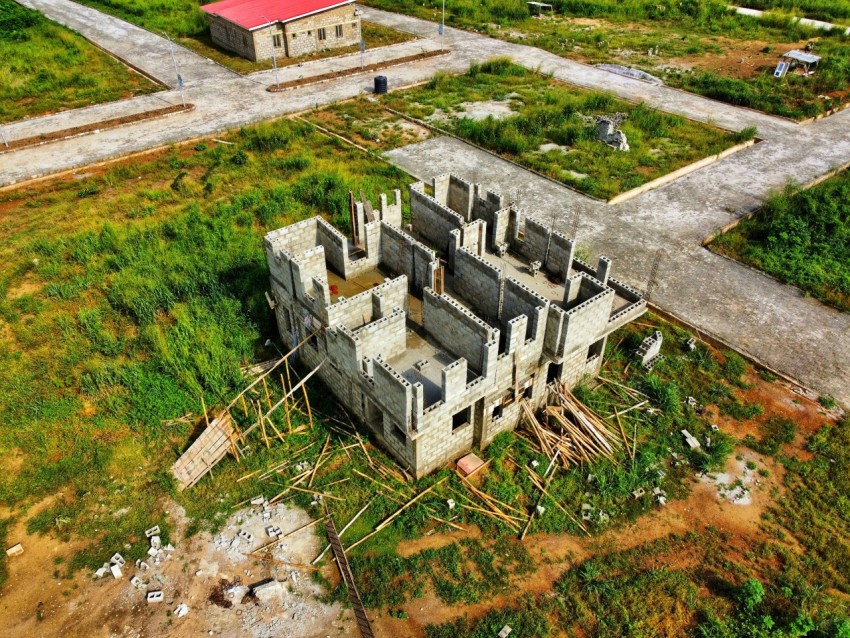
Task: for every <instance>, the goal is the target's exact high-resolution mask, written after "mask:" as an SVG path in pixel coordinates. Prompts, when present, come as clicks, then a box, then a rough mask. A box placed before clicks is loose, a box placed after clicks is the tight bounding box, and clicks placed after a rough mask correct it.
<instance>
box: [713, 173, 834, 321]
mask: <svg viewBox="0 0 850 638" xmlns="http://www.w3.org/2000/svg"><path fill="white" fill-rule="evenodd" d="M848 198H850V174H848V173H847V172H844V173H841V174H840V175H837V176H835V177H833V178H832V179H829V180H827V181H826V182H824V183H822V184H820V185H818V186H816V187H814V188H812V189H811V190H808V191H802V192H801V191H799V190H798V189H796V188H794V187H788V188H786V189H785V191H783V192H782V193H778V194H776V195H774V196H773V197H771V198H770V199H769V200H768V201H767V202H766V203H765V204H764V206H763V207H762V209H761V210H760V211H759V212H758V214H756V216H755V217H753V218H752V219H749V220H746V221H744V222H742V223H741V224H740V225H739V226H738V227H737V228H735V229H734V230H733V231H731V232H729V233H726V234H724V235H721V236H720V237H718V238H717V239H716V240H715V242H714V243H713V244H712V247H713V248H715V249H716V250H718V251H720V252H723V253H724V254H728V255H730V256H733V257H735V258H738V259H742V260H743V261H745V262H747V263H749V264H751V265H753V266H755V267H757V268H760V269H762V270H764V271H765V272H768V273H769V274H771V275H773V276H775V277H778V278H780V279H782V280H783V281H786V282H788V283H790V284H793V285H796V286H799V287H800V288H802V289H803V290H805V291H806V292H807V293H809V294H812V295H814V296H815V297H817V298H818V299H821V300H822V301H825V302H827V303H829V304H832V305H834V306H836V307H837V308H839V309H841V310H844V311H848V312H850V208H848V206H847V201H848Z"/></svg>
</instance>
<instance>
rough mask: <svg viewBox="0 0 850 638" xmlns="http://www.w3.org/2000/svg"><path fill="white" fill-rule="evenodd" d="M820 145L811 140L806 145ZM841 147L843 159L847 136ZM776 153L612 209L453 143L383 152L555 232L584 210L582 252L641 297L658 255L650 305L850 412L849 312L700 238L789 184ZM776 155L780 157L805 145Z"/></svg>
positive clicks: (724, 166) (760, 150) (805, 172)
mask: <svg viewBox="0 0 850 638" xmlns="http://www.w3.org/2000/svg"><path fill="white" fill-rule="evenodd" d="M818 144H820V142H819V141H817V140H816V139H814V140H810V141H809V145H811V147H812V148H816V147H817V146H818ZM843 148H844V153H846V156H847V157H850V140H845V144H844V145H843ZM772 150H773V151H775V150H776V148H774V149H771V147H770V145H769V144H768V143H762V144H759V145H758V146H756V147H754V148H752V149H749V150H746V151H742V152H740V153H738V154H737V155H735V156H733V157H731V158H729V159H728V160H727V161H724V162H719V163H717V164H715V165H713V166H711V167H708V168H706V169H703V170H700V171H697V172H695V173H692V174H691V175H690V176H689V177H686V178H684V179H681V180H678V181H677V182H674V183H673V184H671V185H669V186H667V187H665V188H662V189H658V190H655V191H650V192H649V193H647V194H645V195H642V196H640V197H638V198H636V199H633V200H631V201H629V202H626V203H624V204H619V205H617V206H608V205H607V204H604V203H599V202H596V201H593V200H591V199H589V198H587V197H584V196H582V195H581V194H578V193H576V192H574V191H572V190H570V189H568V188H565V187H563V186H560V185H558V184H555V183H554V182H551V181H549V180H547V179H544V178H542V177H538V176H537V175H534V174H532V173H529V172H528V171H526V170H524V169H522V168H520V167H518V166H515V165H513V164H511V163H509V162H505V161H503V160H499V159H497V158H494V157H493V156H492V155H490V154H489V153H486V152H484V151H480V150H478V149H476V148H474V147H472V146H470V145H468V144H465V143H464V142H461V141H458V140H456V139H453V138H447V137H440V138H432V139H430V140H427V141H425V142H421V143H419V144H414V145H411V146H407V147H404V148H400V149H396V150H394V151H391V152H389V153H387V156H388V157H389V159H390V160H392V161H393V163H395V164H397V165H399V166H400V167H401V168H403V169H405V170H406V171H408V172H409V173H411V174H412V175H415V176H416V177H419V178H420V179H427V178H429V177H431V176H433V175H436V174H439V173H441V172H445V171H448V170H451V171H452V172H455V173H457V174H459V175H460V176H461V177H465V178H467V179H473V176H474V177H475V178H476V179H477V180H478V181H479V182H480V183H481V184H484V185H487V186H491V187H493V188H494V189H496V190H499V191H501V192H502V193H504V194H515V195H516V196H517V197H518V199H519V202H520V207H521V208H522V209H523V211H524V212H526V213H527V214H531V215H534V216H537V217H540V218H543V219H547V220H548V219H551V216H552V215H553V214H554V216H555V220H556V221H555V224H556V227H557V228H558V229H560V230H562V231H566V232H569V230H568V229H569V228H570V224H571V221H572V215H573V213H574V211H577V210H578V211H580V213H581V218H580V220H581V221H580V225H579V233H578V241H579V246H580V247H581V248H587V249H589V250H590V252H591V253H592V255H593V259H594V260H595V259H596V257H597V256H599V255H607V256H608V257H611V258H612V259H613V262H614V264H613V269H614V270H613V273H614V276H615V277H617V278H619V279H622V280H625V281H626V282H627V283H629V284H631V285H633V286H635V287H637V288H639V289H644V288H645V287H646V284H647V280H648V277H649V270H650V268H651V266H652V261H653V258H654V255H655V251H656V250H657V249H659V248H662V249H664V251H665V255H664V257H663V258H662V261H661V264H660V268H659V273H658V285H657V287H656V288H655V291H654V292H653V302H654V303H656V304H658V305H659V306H660V307H662V308H663V309H665V310H667V311H668V312H671V313H672V314H674V315H676V316H678V317H680V318H681V319H683V320H685V321H687V322H688V323H691V324H692V325H695V326H697V327H699V328H700V330H702V331H704V332H706V333H709V334H710V335H712V336H715V337H719V338H720V339H722V340H723V341H725V342H727V343H729V344H732V345H733V346H734V347H735V348H737V349H739V350H741V351H743V352H746V353H747V354H749V355H750V356H752V357H754V358H755V359H757V360H759V361H762V362H763V363H765V364H767V365H769V366H771V367H773V368H775V369H777V370H780V371H782V372H784V373H785V374H788V375H790V376H792V377H794V378H796V379H798V380H799V381H800V382H801V383H803V384H805V385H806V386H809V387H812V388H815V389H817V390H818V391H820V392H823V393H828V394H831V395H832V396H834V397H835V398H836V399H838V400H839V401H840V402H842V403H843V404H844V405H850V365H848V363H847V362H848V361H850V314H846V313H841V312H838V311H836V310H833V309H831V308H828V307H827V306H824V305H823V304H821V303H819V302H817V301H815V300H813V299H811V298H807V297H804V296H803V295H802V294H801V293H800V291H799V290H798V289H796V288H793V287H791V286H785V285H783V284H780V283H779V282H777V281H776V280H774V279H772V278H770V277H767V276H766V275H764V274H762V273H759V272H757V271H755V270H752V269H750V268H747V267H745V266H742V265H741V264H739V263H737V262H734V261H731V260H729V259H726V258H724V257H720V256H718V255H715V254H713V253H711V252H709V251H708V250H706V249H704V248H701V247H700V243H701V241H702V240H703V239H704V238H705V237H706V236H708V235H710V234H711V233H713V232H714V231H716V229H718V228H721V227H722V226H724V225H725V224H727V223H728V222H730V221H732V220H733V219H734V218H735V216H736V214H737V213H735V212H729V211H740V210H741V209H742V208H745V207H749V206H751V205H753V204H754V203H755V202H757V201H758V198H759V197H763V196H764V195H765V194H766V193H767V192H768V191H769V190H770V189H771V188H773V187H780V186H782V185H783V184H784V183H785V180H786V179H787V177H788V171H787V169H786V168H785V165H784V163H783V162H782V161H780V160H779V159H777V160H773V158H772V155H771V151H772ZM782 151H783V153H782V154H783V156H784V155H785V153H789V154H790V153H791V152H793V153H803V152H805V149H803V148H794V149H782ZM824 155H826V156H824ZM829 155H831V154H828V153H824V154H822V155H821V159H820V161H818V162H812V163H808V164H807V165H804V166H802V167H800V168H799V170H800V173H796V174H798V175H801V176H804V177H811V176H816V175H817V174H819V173H823V172H825V171H826V170H828V169H829V167H830V158H829ZM838 155H839V154H838V153H836V157H837V156H838ZM447 158H450V159H447ZM772 160H773V161H772ZM594 263H595V261H594Z"/></svg>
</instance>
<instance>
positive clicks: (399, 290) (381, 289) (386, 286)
mask: <svg viewBox="0 0 850 638" xmlns="http://www.w3.org/2000/svg"><path fill="white" fill-rule="evenodd" d="M407 282H408V279H407V277H406V276H404V275H399V276H398V277H395V278H393V279H390V280H388V281H385V282H384V283H382V284H381V285H380V286H375V287H374V288H372V289H371V290H370V291H369V292H370V293H372V314H373V316H375V317H383V316H386V315H388V314H389V313H390V312H392V311H393V310H395V309H396V308H399V309H401V310H403V311H405V312H407V286H408V284H407Z"/></svg>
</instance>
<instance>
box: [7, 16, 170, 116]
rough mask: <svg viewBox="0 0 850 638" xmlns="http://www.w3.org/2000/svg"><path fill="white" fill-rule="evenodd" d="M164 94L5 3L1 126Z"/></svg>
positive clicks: (76, 38) (70, 34) (63, 31)
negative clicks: (46, 115)
mask: <svg viewBox="0 0 850 638" xmlns="http://www.w3.org/2000/svg"><path fill="white" fill-rule="evenodd" d="M161 89H162V87H161V86H159V85H157V84H155V83H153V82H151V81H150V80H149V79H148V78H146V77H144V76H143V75H141V74H139V73H136V72H135V71H133V70H132V69H129V68H128V67H126V66H125V65H123V64H122V63H121V62H119V61H118V60H115V59H114V58H112V57H110V56H109V55H108V54H107V53H104V52H103V51H101V50H100V49H98V48H97V47H95V46H94V45H92V44H91V43H90V42H88V40H86V39H85V38H83V37H82V36H81V35H79V34H77V33H75V32H74V31H71V30H69V29H67V28H65V27H63V26H61V25H59V24H57V23H55V22H52V21H51V20H48V19H47V18H45V17H44V16H43V15H42V14H41V13H39V12H38V11H33V10H32V9H27V8H26V7H23V6H21V5H19V4H17V3H16V2H13V1H12V0H0V123H4V122H12V121H15V120H20V119H23V118H25V117H36V116H38V115H44V114H47V113H53V112H57V111H64V110H68V109H75V108H80V107H83V106H89V105H92V104H100V103H102V102H112V101H114V100H120V99H123V98H127V97H133V96H136V95H146V94H148V93H154V92H156V91H159V90H161Z"/></svg>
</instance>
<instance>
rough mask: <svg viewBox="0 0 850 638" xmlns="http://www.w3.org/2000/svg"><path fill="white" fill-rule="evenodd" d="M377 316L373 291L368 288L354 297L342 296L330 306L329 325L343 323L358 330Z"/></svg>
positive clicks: (350, 328) (351, 328)
mask: <svg viewBox="0 0 850 638" xmlns="http://www.w3.org/2000/svg"><path fill="white" fill-rule="evenodd" d="M374 318H375V310H374V302H373V301H372V291H371V290H367V291H365V292H361V293H360V294H359V295H354V296H353V297H340V298H339V299H337V301H336V303H334V304H331V306H330V307H329V308H328V325H329V326H333V327H335V326H338V325H342V326H345V327H346V328H348V329H349V330H356V329H357V328H359V327H360V326H362V325H363V324H366V323H369V322H370V321H372V320H373V319H374Z"/></svg>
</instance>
